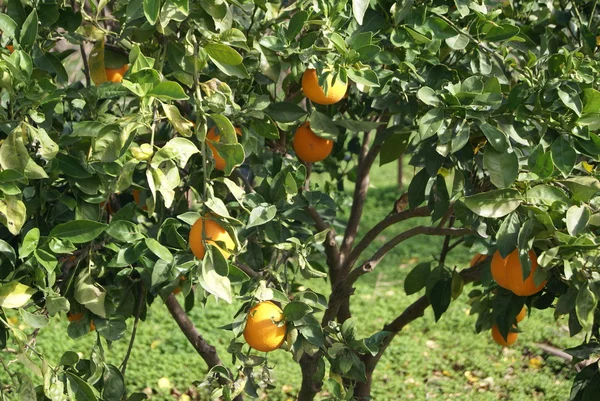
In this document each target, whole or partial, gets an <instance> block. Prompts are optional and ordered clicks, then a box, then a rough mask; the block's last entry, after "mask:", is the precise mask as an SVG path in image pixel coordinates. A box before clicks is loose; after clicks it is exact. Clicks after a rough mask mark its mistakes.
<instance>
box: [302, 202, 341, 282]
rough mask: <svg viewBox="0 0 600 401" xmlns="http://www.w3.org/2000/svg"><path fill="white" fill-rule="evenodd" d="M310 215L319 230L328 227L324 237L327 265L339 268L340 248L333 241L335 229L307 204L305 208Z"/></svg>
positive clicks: (332, 268) (333, 268)
mask: <svg viewBox="0 0 600 401" xmlns="http://www.w3.org/2000/svg"><path fill="white" fill-rule="evenodd" d="M306 210H307V211H308V214H310V217H312V219H313V220H314V221H315V227H316V228H317V230H319V231H325V230H327V229H329V232H328V233H327V238H326V239H325V243H324V246H325V254H326V255H327V265H328V266H329V267H330V269H331V270H339V268H340V264H339V263H340V250H339V249H338V246H337V243H336V241H335V230H334V229H333V227H331V226H330V225H329V224H328V223H326V222H325V220H323V218H322V217H321V215H320V214H319V212H318V211H317V209H315V208H314V207H313V206H308V207H307V208H306Z"/></svg>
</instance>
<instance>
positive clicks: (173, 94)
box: [147, 81, 189, 100]
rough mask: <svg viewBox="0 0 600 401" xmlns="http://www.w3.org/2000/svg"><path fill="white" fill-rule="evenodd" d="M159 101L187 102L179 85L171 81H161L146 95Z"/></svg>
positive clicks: (187, 97) (186, 97) (186, 96)
mask: <svg viewBox="0 0 600 401" xmlns="http://www.w3.org/2000/svg"><path fill="white" fill-rule="evenodd" d="M147 95H148V96H154V97H156V98H158V99H161V100H188V99H189V96H188V95H186V94H185V92H184V90H183V88H182V87H181V85H179V84H178V83H177V82H173V81H162V82H161V83H159V84H158V85H156V86H155V87H154V88H152V90H150V91H149V92H148V93H147Z"/></svg>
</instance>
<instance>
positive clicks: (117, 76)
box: [105, 64, 129, 82]
mask: <svg viewBox="0 0 600 401" xmlns="http://www.w3.org/2000/svg"><path fill="white" fill-rule="evenodd" d="M128 69H129V64H125V65H124V66H122V67H120V68H105V70H106V78H107V79H108V80H109V81H110V82H122V81H123V75H125V73H126V72H127V70H128Z"/></svg>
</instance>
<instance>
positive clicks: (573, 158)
mask: <svg viewBox="0 0 600 401" xmlns="http://www.w3.org/2000/svg"><path fill="white" fill-rule="evenodd" d="M551 150H552V161H553V162H554V165H555V166H556V168H557V169H559V170H560V172H561V173H562V174H563V176H564V177H565V178H566V177H568V176H569V174H570V173H571V170H573V167H575V162H577V152H575V149H573V147H572V146H571V143H570V142H569V141H567V140H566V139H565V138H563V137H562V136H560V137H558V138H557V139H556V140H555V141H554V142H552V147H551Z"/></svg>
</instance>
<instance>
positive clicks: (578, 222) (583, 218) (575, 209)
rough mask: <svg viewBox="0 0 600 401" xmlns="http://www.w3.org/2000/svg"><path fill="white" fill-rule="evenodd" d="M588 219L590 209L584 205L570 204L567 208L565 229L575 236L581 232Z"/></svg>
mask: <svg viewBox="0 0 600 401" xmlns="http://www.w3.org/2000/svg"><path fill="white" fill-rule="evenodd" d="M589 221H590V211H589V209H588V208H587V207H585V205H582V206H571V207H570V208H569V210H567V231H568V232H569V234H571V235H572V236H574V237H576V236H578V235H579V234H582V233H583V232H584V231H585V229H586V227H587V225H588V222H589Z"/></svg>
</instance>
